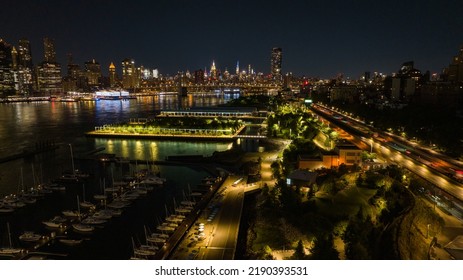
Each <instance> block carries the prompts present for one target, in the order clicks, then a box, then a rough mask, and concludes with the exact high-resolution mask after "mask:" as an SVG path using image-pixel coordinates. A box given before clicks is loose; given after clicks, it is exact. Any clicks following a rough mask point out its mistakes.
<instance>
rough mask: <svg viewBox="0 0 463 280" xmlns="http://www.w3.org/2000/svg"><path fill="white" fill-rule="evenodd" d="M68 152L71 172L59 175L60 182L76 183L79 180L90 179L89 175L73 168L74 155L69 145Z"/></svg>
mask: <svg viewBox="0 0 463 280" xmlns="http://www.w3.org/2000/svg"><path fill="white" fill-rule="evenodd" d="M69 150H70V153H71V165H72V172H71V173H69V172H64V173H63V175H61V177H60V180H61V181H66V182H78V181H79V180H80V179H85V178H88V177H90V174H87V173H83V172H81V171H80V170H78V169H76V168H75V166H74V153H73V152H72V145H71V144H69Z"/></svg>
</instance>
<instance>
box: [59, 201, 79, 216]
mask: <svg viewBox="0 0 463 280" xmlns="http://www.w3.org/2000/svg"><path fill="white" fill-rule="evenodd" d="M61 213H63V215H64V216H66V217H68V218H80V202H79V196H77V211H73V210H65V211H63V212H61Z"/></svg>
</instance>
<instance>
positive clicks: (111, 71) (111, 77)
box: [109, 62, 117, 88]
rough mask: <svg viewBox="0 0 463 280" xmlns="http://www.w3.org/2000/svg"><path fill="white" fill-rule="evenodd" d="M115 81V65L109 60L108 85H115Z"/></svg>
mask: <svg viewBox="0 0 463 280" xmlns="http://www.w3.org/2000/svg"><path fill="white" fill-rule="evenodd" d="M116 82H117V79H116V66H115V65H114V63H112V62H111V64H109V86H110V87H112V88H113V87H115V86H116Z"/></svg>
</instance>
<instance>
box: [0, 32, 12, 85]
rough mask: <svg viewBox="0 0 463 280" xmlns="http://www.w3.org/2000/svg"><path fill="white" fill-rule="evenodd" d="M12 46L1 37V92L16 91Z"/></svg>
mask: <svg viewBox="0 0 463 280" xmlns="http://www.w3.org/2000/svg"><path fill="white" fill-rule="evenodd" d="M12 50H13V48H12V46H11V45H10V44H8V43H6V42H5V41H3V40H2V39H0V93H2V94H13V93H14V76H13V57H12Z"/></svg>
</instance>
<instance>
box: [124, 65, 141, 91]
mask: <svg viewBox="0 0 463 280" xmlns="http://www.w3.org/2000/svg"><path fill="white" fill-rule="evenodd" d="M137 80H138V77H137V69H136V68H135V60H133V59H128V58H126V59H124V60H123V61H122V86H123V87H124V88H125V89H133V88H135V87H137V86H138V81H137Z"/></svg>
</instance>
